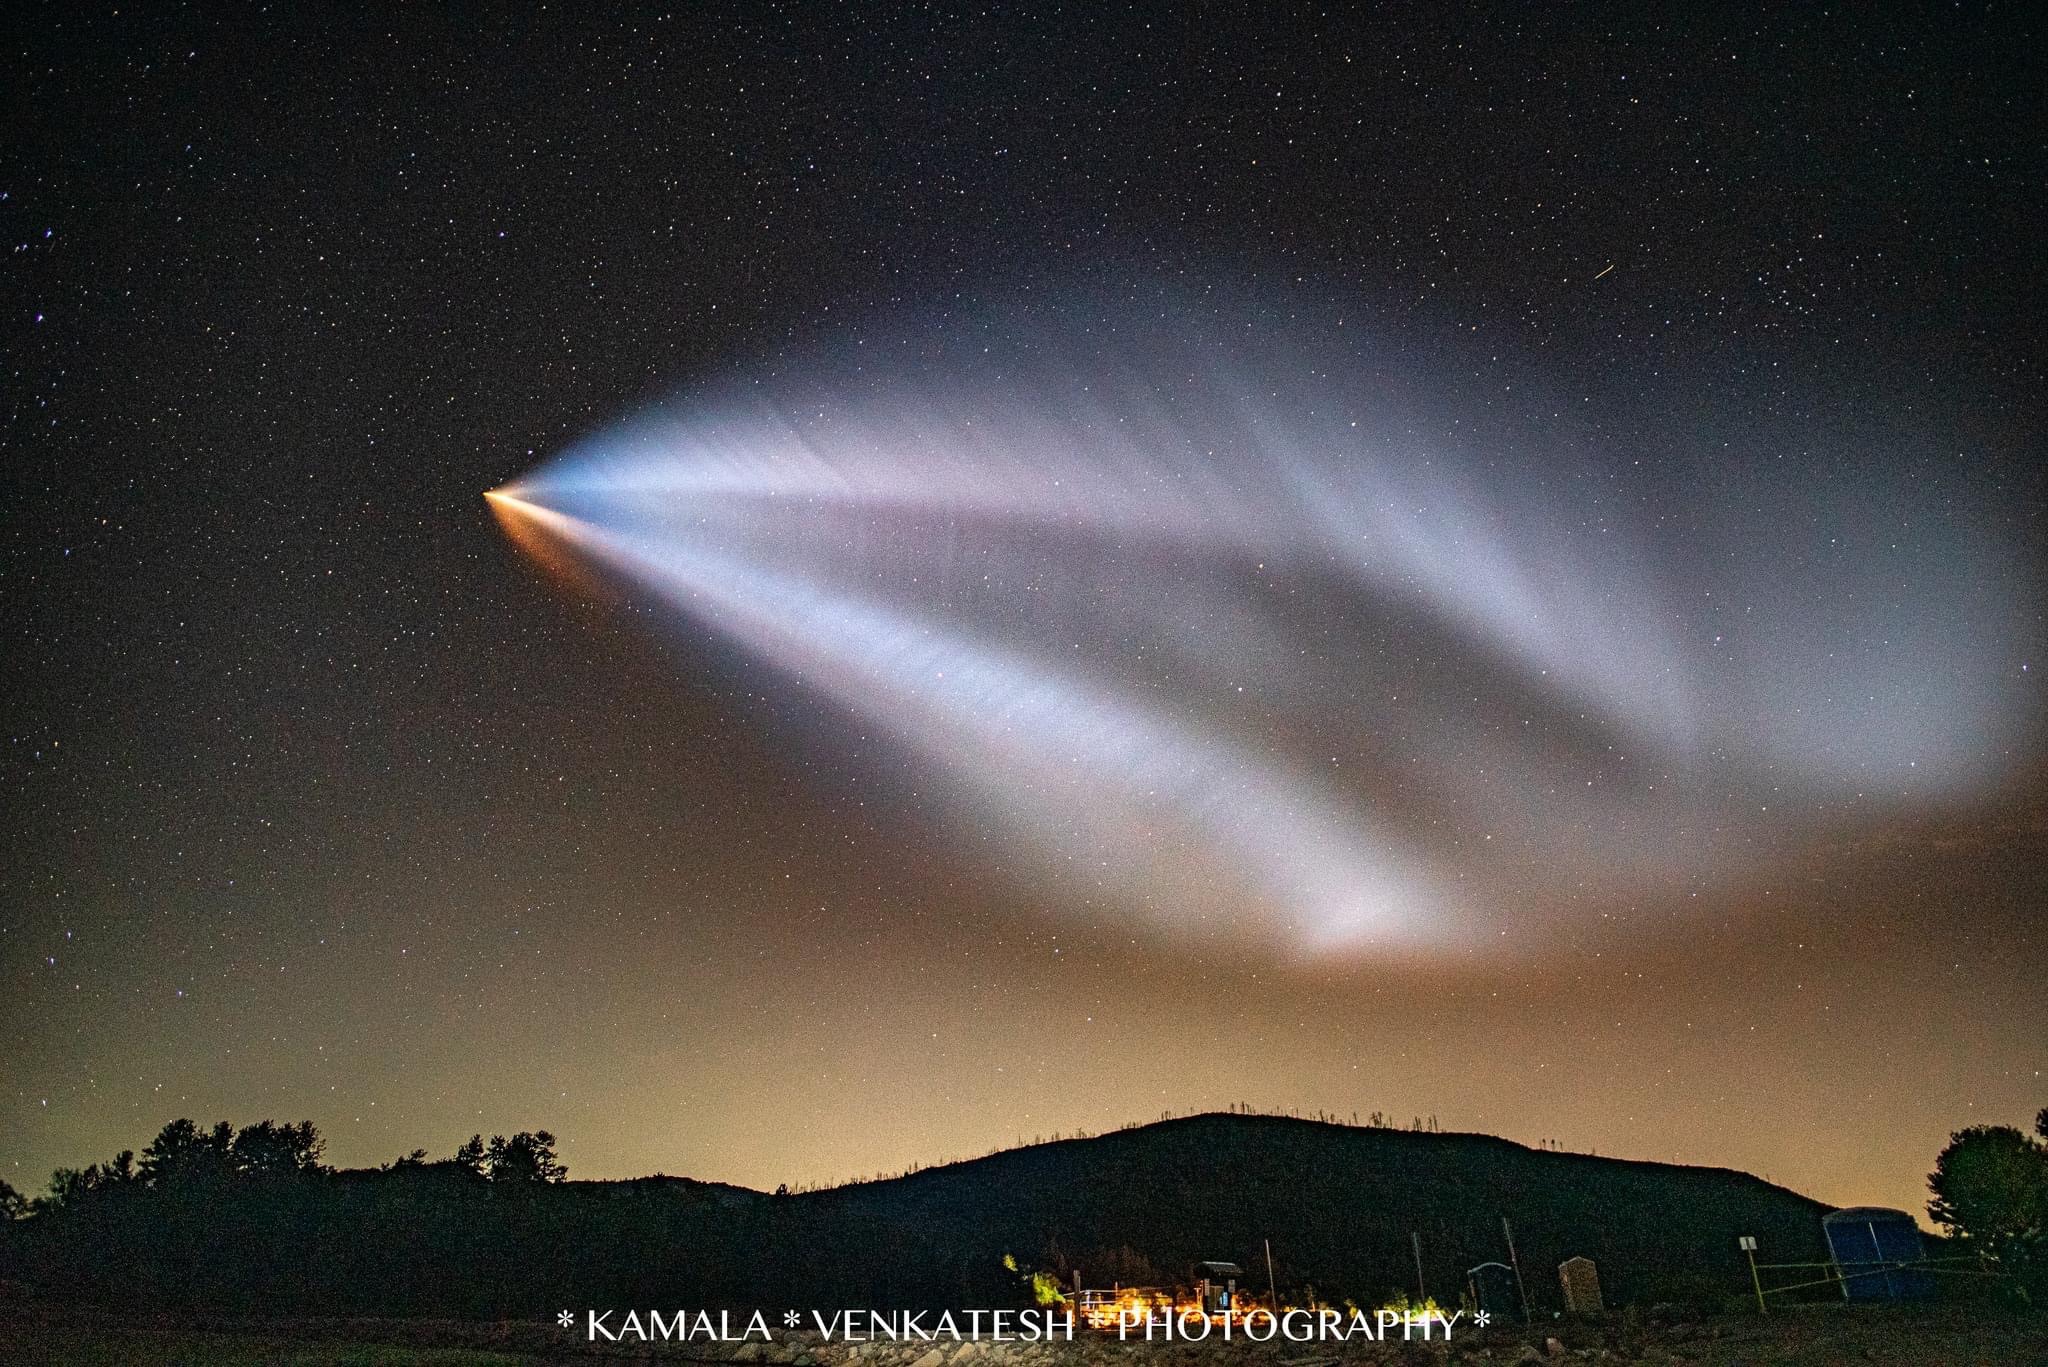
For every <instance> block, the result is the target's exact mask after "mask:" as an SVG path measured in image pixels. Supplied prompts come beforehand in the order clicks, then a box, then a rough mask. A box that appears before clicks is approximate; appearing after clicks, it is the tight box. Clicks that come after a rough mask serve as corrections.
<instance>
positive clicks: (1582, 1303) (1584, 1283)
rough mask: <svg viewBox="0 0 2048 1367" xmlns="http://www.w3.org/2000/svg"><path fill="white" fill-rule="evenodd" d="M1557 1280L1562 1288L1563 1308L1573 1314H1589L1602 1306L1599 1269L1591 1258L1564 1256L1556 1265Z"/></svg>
mask: <svg viewBox="0 0 2048 1367" xmlns="http://www.w3.org/2000/svg"><path fill="white" fill-rule="evenodd" d="M1557 1280H1558V1284H1559V1285H1560V1286H1562V1287H1563V1288H1564V1308H1565V1309H1567V1310H1570V1311H1572V1312H1573V1313H1574V1314H1590V1313H1591V1312H1593V1311H1596V1310H1600V1309H1602V1308H1603V1306H1602V1303H1601V1300H1600V1269H1599V1268H1597V1267H1595V1266H1594V1265H1593V1260H1592V1259H1591V1258H1566V1259H1565V1260H1564V1261H1563V1262H1561V1263H1559V1264H1558V1265H1557Z"/></svg>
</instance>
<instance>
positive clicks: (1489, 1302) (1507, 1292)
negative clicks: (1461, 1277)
mask: <svg viewBox="0 0 2048 1367" xmlns="http://www.w3.org/2000/svg"><path fill="white" fill-rule="evenodd" d="M1465 1286H1466V1289H1467V1290H1469V1291H1470V1292H1471V1293H1472V1303H1473V1305H1475V1306H1477V1307H1478V1308H1479V1309H1481V1310H1484V1311H1485V1312H1486V1313H1487V1314H1489V1315H1491V1316H1493V1317H1494V1318H1495V1319H1499V1320H1505V1319H1508V1318H1510V1317H1513V1318H1517V1319H1519V1318H1520V1317H1521V1314H1522V1297H1521V1293H1520V1292H1518V1291H1517V1290H1516V1289H1515V1269H1513V1268H1512V1267H1509V1266H1508V1265H1507V1264H1506V1263H1481V1264H1479V1266H1477V1267H1473V1268H1467V1269H1466V1271H1465Z"/></svg>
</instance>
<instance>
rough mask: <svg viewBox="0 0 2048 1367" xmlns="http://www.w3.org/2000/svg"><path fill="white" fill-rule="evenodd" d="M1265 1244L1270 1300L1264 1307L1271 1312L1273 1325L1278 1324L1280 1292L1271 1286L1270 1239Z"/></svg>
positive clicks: (1271, 1248) (1267, 1292)
mask: <svg viewBox="0 0 2048 1367" xmlns="http://www.w3.org/2000/svg"><path fill="white" fill-rule="evenodd" d="M1265 1244H1266V1295H1267V1296H1268V1297H1269V1298H1270V1299H1268V1300H1267V1302H1266V1305H1267V1307H1268V1308H1269V1309H1271V1310H1272V1312H1273V1322H1274V1323H1275V1324H1278V1323H1279V1322H1280V1292H1279V1289H1278V1288H1277V1287H1275V1286H1274V1285H1273V1241H1272V1240H1271V1239H1267V1240H1266V1241H1265ZM1310 1309H1314V1307H1313V1306H1311V1307H1310Z"/></svg>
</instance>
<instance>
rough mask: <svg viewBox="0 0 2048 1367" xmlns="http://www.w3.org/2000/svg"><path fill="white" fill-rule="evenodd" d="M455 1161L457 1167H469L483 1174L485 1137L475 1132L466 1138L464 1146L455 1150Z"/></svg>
mask: <svg viewBox="0 0 2048 1367" xmlns="http://www.w3.org/2000/svg"><path fill="white" fill-rule="evenodd" d="M453 1161H454V1163H455V1166H456V1167H458V1168H467V1169H469V1170H470V1171H471V1172H473V1173H476V1174H477V1175H479V1176H481V1175H482V1174H483V1170H484V1137H483V1136H482V1135H480V1134H473V1135H471V1136H470V1137H469V1138H468V1139H466V1140H464V1141H463V1144H462V1147H461V1148H459V1149H457V1150H456V1151H455V1158H454V1160H453Z"/></svg>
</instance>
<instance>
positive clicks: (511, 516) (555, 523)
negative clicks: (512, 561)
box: [484, 489, 610, 598]
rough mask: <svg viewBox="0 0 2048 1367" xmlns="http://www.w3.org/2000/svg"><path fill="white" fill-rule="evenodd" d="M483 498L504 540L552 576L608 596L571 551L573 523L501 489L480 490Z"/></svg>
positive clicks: (599, 595) (591, 592) (596, 579)
mask: <svg viewBox="0 0 2048 1367" xmlns="http://www.w3.org/2000/svg"><path fill="white" fill-rule="evenodd" d="M484 501H485V502H486V503H488V504H490V507H491V514H492V515H493V516H494V517H496V518H497V519H498V526H499V527H501V528H502V529H503V530H504V532H505V536H506V539H508V540H509V541H511V543H512V544H513V545H514V546H516V547H518V548H519V550H520V551H522V552H524V553H525V554H526V555H527V556H529V557H531V558H532V560H533V562H534V563H535V564H537V565H539V566H540V567H541V568H542V569H543V570H545V571H547V572H548V573H549V574H550V575H552V576H554V577H555V578H556V579H559V580H561V581H562V582H564V583H565V584H568V585H570V586H572V587H574V588H577V589H579V590H581V591H583V592H585V593H589V594H593V595H595V596H597V597H600V598H603V597H609V596H610V595H609V594H607V593H606V592H605V586H604V584H603V581H602V580H600V579H599V577H598V576H597V575H596V574H594V573H592V571H591V567H590V566H589V565H588V564H587V563H585V561H584V560H583V559H582V558H581V557H579V556H577V555H576V554H574V552H573V550H572V547H573V546H574V545H575V543H576V540H577V535H578V533H577V524H576V520H575V519H574V518H572V517H566V516H564V515H563V514H561V513H558V512H556V511H555V510H554V509H552V508H543V507H542V506H541V505H539V504H538V503H529V502H527V501H526V500H525V499H523V498H520V497H519V496H517V495H516V494H511V493H507V492H506V491H505V490H503V489H486V490H484Z"/></svg>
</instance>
